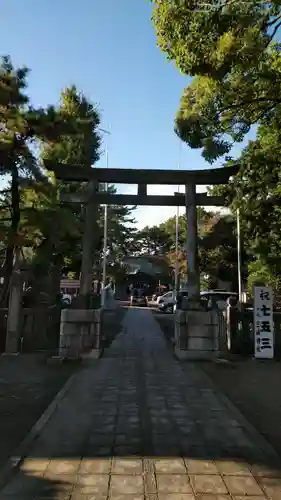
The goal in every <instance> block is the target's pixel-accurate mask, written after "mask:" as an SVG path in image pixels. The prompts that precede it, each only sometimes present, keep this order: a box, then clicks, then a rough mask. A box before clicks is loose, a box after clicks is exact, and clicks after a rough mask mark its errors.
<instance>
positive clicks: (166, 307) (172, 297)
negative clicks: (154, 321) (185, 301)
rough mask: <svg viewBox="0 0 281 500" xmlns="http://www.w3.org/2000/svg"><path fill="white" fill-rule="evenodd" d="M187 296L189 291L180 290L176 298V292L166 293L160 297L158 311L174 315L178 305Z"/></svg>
mask: <svg viewBox="0 0 281 500" xmlns="http://www.w3.org/2000/svg"><path fill="white" fill-rule="evenodd" d="M186 295H187V290H180V291H179V292H178V295H177V296H176V292H175V291H170V292H167V293H165V294H164V295H163V296H162V297H160V299H159V302H158V309H159V310H160V311H161V312H166V313H170V314H171V313H173V312H174V311H175V306H176V304H177V303H178V302H179V301H181V299H182V297H184V296H186Z"/></svg>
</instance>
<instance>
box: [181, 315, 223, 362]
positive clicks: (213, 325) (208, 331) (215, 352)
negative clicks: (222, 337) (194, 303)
mask: <svg viewBox="0 0 281 500" xmlns="http://www.w3.org/2000/svg"><path fill="white" fill-rule="evenodd" d="M175 355H176V356H177V358H178V359H190V360H214V359H217V358H218V357H219V328H218V314H217V311H204V310H203V311H202V310H201V311H199V310H187V311H183V310H177V311H176V321H175Z"/></svg>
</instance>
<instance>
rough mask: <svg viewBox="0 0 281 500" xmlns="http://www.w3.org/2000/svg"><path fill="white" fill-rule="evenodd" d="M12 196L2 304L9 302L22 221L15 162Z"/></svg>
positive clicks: (1, 295) (1, 296) (0, 298)
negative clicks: (17, 240)
mask: <svg viewBox="0 0 281 500" xmlns="http://www.w3.org/2000/svg"><path fill="white" fill-rule="evenodd" d="M11 198H12V217H11V226H10V229H9V233H8V242H7V249H6V256H5V263H4V282H3V288H2V290H1V294H0V304H1V305H2V304H3V303H5V302H7V299H8V290H9V283H10V280H11V276H12V272H13V264H14V253H15V248H16V237H17V234H18V227H19V223H20V194H19V174H18V169H17V167H16V165H15V164H13V165H12V185H11Z"/></svg>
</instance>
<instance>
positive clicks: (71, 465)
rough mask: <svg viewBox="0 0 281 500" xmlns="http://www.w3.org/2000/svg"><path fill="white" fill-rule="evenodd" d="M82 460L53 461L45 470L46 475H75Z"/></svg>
mask: <svg viewBox="0 0 281 500" xmlns="http://www.w3.org/2000/svg"><path fill="white" fill-rule="evenodd" d="M80 463H81V460H62V459H57V460H51V461H50V462H49V464H48V467H47V468H46V470H45V475H48V474H58V475H60V474H74V473H76V472H78V470H79V467H80Z"/></svg>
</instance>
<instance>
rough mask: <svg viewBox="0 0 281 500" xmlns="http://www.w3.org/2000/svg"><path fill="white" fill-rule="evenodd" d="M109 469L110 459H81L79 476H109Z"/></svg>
mask: <svg viewBox="0 0 281 500" xmlns="http://www.w3.org/2000/svg"><path fill="white" fill-rule="evenodd" d="M110 469H111V459H110V458H104V459H102V458H97V459H87V458H85V459H83V460H82V461H81V463H80V467H79V474H109V472H110Z"/></svg>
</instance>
